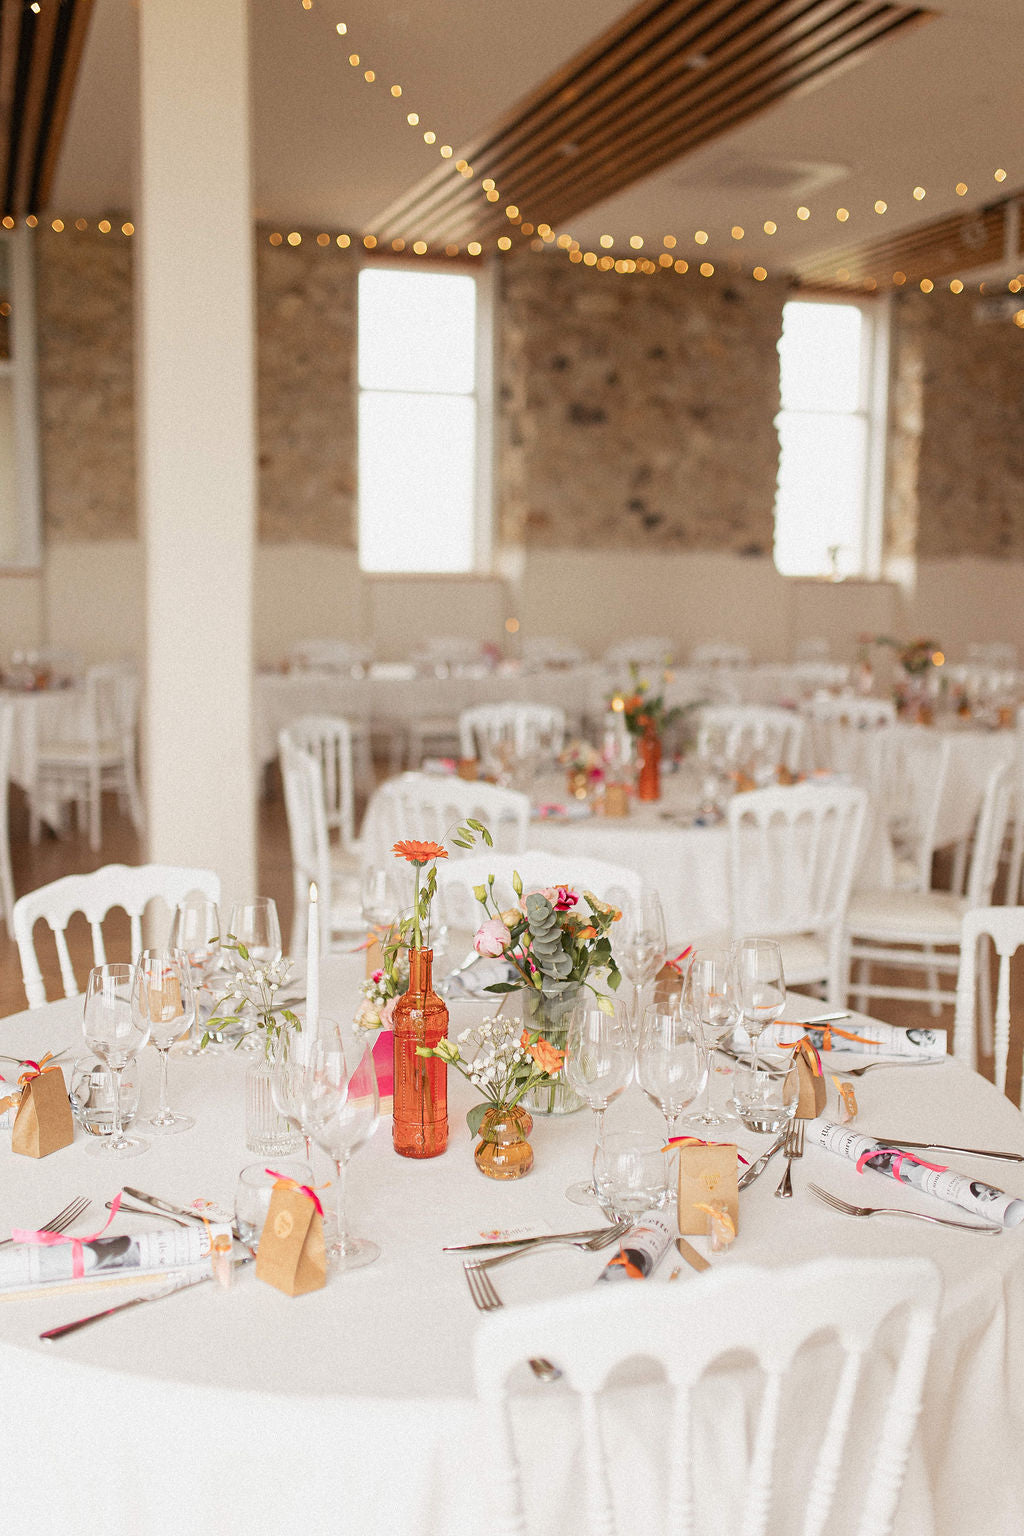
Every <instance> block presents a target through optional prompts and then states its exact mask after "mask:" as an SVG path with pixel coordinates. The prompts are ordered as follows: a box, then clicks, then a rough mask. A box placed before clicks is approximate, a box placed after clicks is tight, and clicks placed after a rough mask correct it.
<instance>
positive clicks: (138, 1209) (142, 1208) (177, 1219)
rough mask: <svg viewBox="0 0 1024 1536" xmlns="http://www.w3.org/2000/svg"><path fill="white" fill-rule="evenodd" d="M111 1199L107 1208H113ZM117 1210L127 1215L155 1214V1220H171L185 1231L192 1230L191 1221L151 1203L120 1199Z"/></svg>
mask: <svg viewBox="0 0 1024 1536" xmlns="http://www.w3.org/2000/svg"><path fill="white" fill-rule="evenodd" d="M113 1207H114V1202H113V1200H108V1201H107V1210H108V1211H110V1210H113ZM118 1211H123V1212H124V1213H125V1214H126V1215H129V1216H155V1217H156V1219H157V1221H173V1222H174V1224H175V1225H176V1226H179V1227H184V1228H185V1229H186V1231H189V1232H191V1231H193V1227H192V1223H191V1222H189V1221H185V1220H184V1218H183V1217H181V1216H172V1215H171V1213H170V1212H169V1211H158V1210H155V1209H154V1207H153V1206H151V1205H129V1204H128V1202H127V1200H122V1201H121V1204H120V1205H119V1206H118Z"/></svg>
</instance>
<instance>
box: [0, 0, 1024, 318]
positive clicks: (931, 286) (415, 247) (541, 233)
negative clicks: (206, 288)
mask: <svg viewBox="0 0 1024 1536" xmlns="http://www.w3.org/2000/svg"><path fill="white" fill-rule="evenodd" d="M298 3H299V5H300V7H301V9H302V10H303V11H307V12H309V11H313V10H314V9H315V7H316V5H317V0H298ZM328 3H333V0H328ZM322 9H323V7H322ZM331 27H332V30H333V34H334V37H335V39H336V40H337V43H338V44H339V46H341V47H345V48H349V49H351V47H352V40H351V38H350V37H349V28H348V24H347V23H346V22H344V21H335V22H331ZM347 61H348V65H349V68H350V69H351V70H352V71H353V73H354V74H355V73H358V76H359V77H361V78H362V80H363V82H364V84H365V85H367V86H368V87H378V88H381V87H382V86H383V84H384V80H385V78H386V77H385V76H384V75H383V74H382V73H381V72H380V71H379V70H377V69H376V68H374V67H372V66H371V65H370V63H369V62H368V60H367V59H366V58H364V56H363V55H362V54H360V53H358V52H355V51H350V52H349V53H348V55H347ZM387 91H388V96H389V98H390V100H391V101H392V102H393V103H394V105H395V109H396V111H400V112H401V113H402V114H403V116H404V121H405V124H406V126H407V127H408V128H409V130H410V131H411V132H413V133H415V134H416V135H417V137H418V138H420V139H421V140H422V143H423V144H424V145H425V146H426V147H427V148H428V149H435V148H436V150H437V154H438V156H439V157H440V159H441V160H442V161H443V162H444V163H445V164H446V165H447V166H448V167H449V168H450V170H451V172H452V174H453V175H455V176H459V177H461V178H463V179H464V180H466V181H472V182H477V185H478V187H479V191H480V195H481V197H482V198H483V199H484V200H485V201H486V202H487V203H489V204H502V211H503V212H504V215H505V217H506V219H507V220H508V232H507V233H504V234H501V235H498V236H495V237H492V239H491V240H490V241H488V242H486V243H485V242H484V241H482V240H469V241H466V242H465V244H464V245H463V244H459V243H456V242H450V241H449V242H445V243H441V242H438V241H429V240H426V239H414V240H406V239H403V238H401V237H398V238H395V239H392V240H390V241H387V240H383V239H381V238H379V237H378V236H377V235H375V234H372V233H359V232H358V231H352V230H341V231H337V230H326V229H323V230H320V231H318V232H316V233H310V232H305V233H304V232H303V231H302V230H300V229H291V230H284V229H274V230H271V231H270V232H269V234H268V235H267V237H266V239H267V242H268V244H269V245H271V246H273V247H291V248H294V247H297V246H301V245H302V244H303V243H304V242H309V243H312V244H315V245H316V246H318V247H320V248H326V247H332V246H333V247H336V248H338V249H341V250H349V249H352V250H356V251H359V250H362V251H366V252H374V253H377V254H391V255H402V256H408V255H412V256H417V257H423V256H430V257H433V258H438V257H445V258H456V257H458V258H461V259H465V258H470V259H472V260H478V259H480V258H482V257H483V256H484V255H485V254H489V253H491V252H497V253H499V254H501V255H505V254H507V253H508V252H510V251H512V250H513V249H523V248H526V249H529V250H532V251H543V250H546V249H548V248H549V247H553V248H554V249H555V250H557V251H559V252H562V253H564V255H565V256H566V257H567V259H568V260H569V262H570V263H572V264H573V265H574V266H575V265H578V266H583V267H589V268H593V269H594V270H596V271H598V272H615V273H618V274H620V275H633V274H640V275H643V276H653V275H654V274H656V273H659V272H671V273H674V274H676V275H678V276H685V275H687V274H688V273H692V274H694V275H696V276H699V277H702V278H712V277H714V276H715V275H716V273H717V274H719V275H728V276H729V277H735V276H737V275H749V277H751V278H752V279H753V280H754V281H755V282H759V283H763V282H765V281H767V279H768V276H769V273H768V269H767V268H766V267H765V266H763V265H761V264H758V265H755V266H753V267H752V268H750V269H749V271H748V270H747V269H745V268H744V266H743V263H742V262H741V261H739V260H738V259H737V258H736V257H735V256H731V257H727V258H725V259H724V260H723V259H721V258H720V259H719V260H718V262H717V263H716V262H715V261H711V260H710V259H700V258H701V257H702V256H704V255H705V254H706V252H705V248H706V247H708V246H709V245H710V244H711V241H712V235H711V232H710V231H709V230H708V229H705V228H697V229H695V230H694V231H693V233H692V235H691V236H690V239H691V240H692V243H693V245H694V246H695V247H696V248H697V249H696V252H695V253H691V257H690V259H689V260H688V259H687V257H686V256H685V255H683V254H682V251H681V247H682V246H683V244H684V242H685V238H686V237H680V236H679V235H676V234H671V233H669V234H664V235H662V236H661V237H660V240H658V239H655V240H653V241H648V240H647V239H646V238H645V237H644V236H643V235H640V234H631V235H629V236H628V237H625V238H623V237H621V236H616V235H615V234H612V233H605V234H602V235H600V236H599V238H598V240H597V242H596V249H585V248H584V247H583V245H582V244H581V242H580V241H579V240H577V239H576V238H575V237H574V236H573V235H572V234H571V233H570V232H569V231H559V230H558V229H556V228H555V227H554V226H553V225H551V224H550V223H548V222H546V221H543V220H539V221H537V220H534V219H528V218H526V217H525V216H524V214H523V211H522V209H521V208H520V206H519V203H518V202H517V201H516V200H515V198H514V197H513V196H512V195H509V196H507V197H505V195H504V194H503V193H502V192H501V190H500V189H499V188H498V186H497V185H496V183H495V180H494V178H493V177H491V176H483V177H480V178H479V179H478V177H477V171H476V169H475V167H474V166H473V165H471V164H470V163H469V162H468V161H466V160H464V159H456V158H455V149H454V147H453V146H452V145H451V144H450V143H447V142H444V141H443V136H442V135H441V134H440V133H439V132H438V131H437V130H436V129H434V128H432V127H424V125H423V122H422V120H421V116H420V113H419V112H418V111H416V110H414V109H411V110H410V109H408V103H407V101H406V96H405V90H404V87H403V86H402V85H401V84H400V83H398V82H397V81H393V83H392V84H390V85H389V86H387ZM439 140H441V142H439ZM1007 174H1008V173H1007V171H1006V168H1005V167H1004V166H998V167H996V169H995V170H993V171H992V172H991V178H992V181H993V183H994V184H995V185H996V186H1001V185H1002V184H1003V183H1004V182H1005V181H1006V180H1007ZM953 191H954V193H955V195H956V196H957V197H960V198H964V197H967V195H968V193H969V191H970V187H969V185H968V183H967V182H966V181H963V180H960V181H957V182H956V183H955V184H954V187H953ZM890 195H891V194H890ZM909 196H910V198H912V199H913V201H914V202H917V203H921V202H923V201H924V199H925V198H926V197H927V196H928V192H927V189H926V188H925V187H923V186H920V185H918V186H915V187H913V188H912V189H911V191H910V194H909ZM891 207H892V204H891V203H890V202H889V201H888V200H886V199H885V198H876V199H874V201H873V202H872V203H871V205H870V209H869V210H868V213H867V216H868V217H869V218H882V217H884V216H885V215H886V214H887V213H888V212H890V209H891ZM863 216H864V212H863V211H861V212H860V213H856V212H855V210H854V209H851V208H846V207H838V208H835V209H832V210H829V211H828V212H827V213H821V212H820V211H818V210H813V209H812V208H811V207H810V206H809V205H808V204H799V205H798V206H797V207H796V208H795V209H792V210H787V211H786V212H782V211H781V210H780V211H778V214H777V217H775V218H769V219H765V220H763V221H762V223H761V227H760V231H759V233H763V234H764V235H766V236H768V237H771V236H772V235H775V234H777V233H778V231H779V229H780V227H781V226H782V225H783V223H784V222H785V221H786V219H787V218H790V217H792V218H796V219H797V220H799V221H800V222H801V223H806V222H808V221H809V220H810V219H812V218H819V217H825V218H828V219H829V220H831V221H832V222H834V223H837V224H839V225H842V226H844V227H845V226H846V225H848V224H850V223H851V221H855V220H857V219H859V218H861V217H863ZM17 222H18V221H17V220H15V219H14V218H13V217H12V216H11V215H9V214H8V215H7V216H6V217H4V218H3V219H0V225H2V227H3V228H4V229H7V230H12V229H14V228H15V227H16V224H17ZM23 222H24V223H25V224H26V225H27V226H28V227H29V228H35V227H36V226H37V225H38V224H39V222H40V221H39V219H38V217H37V216H36V215H35V214H29V215H28V216H27V217H26V218H25V219H24V221H23ZM49 227H50V229H51V230H52V231H53V232H54V233H57V234H62V233H64V232H65V231H66V230H68V231H70V230H75V231H78V232H84V231H87V230H89V229H90V228H91V227H92V226H91V225H90V221H89V220H88V219H85V218H76V219H73V220H65V219H62V218H54V219H52V220H50V221H49ZM95 228H96V230H97V231H98V232H99V233H100V234H101V235H110V234H113V235H116V234H118V233H120V235H122V236H124V237H126V238H127V237H130V236H131V235H133V234H134V233H135V225H134V224H133V223H132V222H131V221H130V220H125V221H124V222H123V223H118V221H117V220H113V219H110V218H101V219H99V220H97V221H96V222H95ZM747 235H748V231H747V229H746V228H745V227H744V226H743V225H742V224H740V223H739V222H736V223H733V224H732V225H731V226H730V228H729V231H728V239H730V240H731V241H732V242H734V245H735V246H736V247H738V246H739V245H740V244H741V243H742V242H743V240H744V239H746V238H747ZM720 238H724V237H720ZM626 246H628V248H629V250H630V251H631V253H632V254H631V255H629V256H623V255H612V254H611V253H612V251H613V250H615V249H616V248H617V249H618V250H620V251H621V250H622V249H623V248H624V247H626ZM659 246H660V249H659ZM655 250H656V251H657V254H656V255H654V254H652V252H653V251H655ZM908 281H909V279H908V276H907V274H906V273H905V272H903V271H900V270H898V269H897V270H895V271H894V272H893V274H892V278H891V285H892V287H893V288H902V287H904V286H905V285H906V284H907V283H908ZM916 281H917V286H918V287H919V289H920V291H921V292H922V293H926V294H927V293H932V292H934V291H935V290H936V289H937V288H939V286H940V282H942V283H945V285H946V287H947V290H948V292H949V293H951V294H960V293H964V292H965V291H966V290H967V288H968V284H967V283H965V282H964V280H963V279H962V278H960V277H952V278H943V279H941V280H939V281H936V280H934V279H932V278H930V277H921V278H919V279H917V280H916ZM835 282H836V284H838V285H849V286H850V287H851V289H853V290H855V291H867V292H871V291H872V290H875V289H877V288H878V287H879V284H878V282H877V281H876V280H875V279H874V278H867V279H865V280H863V281H856V280H854V279H852V275H851V273H850V272H849V271H848V270H847V269H845V268H843V267H838V268H837V269H836V272H835ZM971 286H973V285H971ZM1003 286H1004V285H1001V284H1000V285H995V284H993V283H991V282H988V281H985V282H981V283H979V284H977V288H978V291H979V292H981V293H983V294H984V293H991V292H993V291H996V290H997V288H998V289H1001V288H1002V287H1003ZM1005 289H1006V290H1007V291H1009V292H1010V293H1011V294H1017V293H1020V292H1022V291H1024V271H1021V272H1018V273H1017V274H1016V275H1015V276H1014V277H1012V278H1010V279H1009V280H1008V281H1007V282H1006V284H1005ZM1013 319H1014V322H1015V323H1016V324H1017V325H1018V326H1020V327H1021V328H1022V329H1024V308H1022V309H1020V310H1018V311H1017V312H1016V313H1015V314H1014V315H1013Z"/></svg>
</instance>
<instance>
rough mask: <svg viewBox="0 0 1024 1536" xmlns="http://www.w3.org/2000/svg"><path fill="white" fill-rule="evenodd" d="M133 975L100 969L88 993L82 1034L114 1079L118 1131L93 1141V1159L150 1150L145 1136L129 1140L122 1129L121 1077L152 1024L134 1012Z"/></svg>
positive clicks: (126, 969)
mask: <svg viewBox="0 0 1024 1536" xmlns="http://www.w3.org/2000/svg"><path fill="white" fill-rule="evenodd" d="M133 974H134V973H133V969H132V967H131V966H130V965H97V966H96V967H95V968H94V969H93V970H91V971H90V972H89V981H88V985H87V986H86V990H85V1008H84V1011H83V1016H82V1032H83V1034H84V1035H85V1041H86V1044H87V1045H88V1047H89V1049H90V1050H91V1051H92V1052H93V1054H94V1055H96V1056H98V1057H99V1058H100V1060H101V1061H104V1062H105V1063H106V1065H107V1066H108V1067H109V1069H110V1072H111V1074H112V1076H113V1079H114V1129H113V1132H112V1134H111V1135H110V1136H104V1137H97V1138H95V1139H94V1140H90V1142H89V1145H88V1146H87V1147H86V1149H85V1150H86V1152H87V1153H89V1154H90V1155H91V1156H93V1157H138V1155H139V1153H140V1152H145V1151H146V1150H147V1148H148V1147H149V1142H148V1141H144V1140H143V1139H142V1137H141V1136H126V1135H125V1133H124V1129H123V1127H122V1125H121V1075H122V1073H123V1072H124V1069H125V1067H126V1066H127V1065H128V1063H129V1062H130V1061H131V1059H132V1057H133V1056H134V1055H135V1052H136V1051H140V1050H141V1049H142V1047H143V1046H144V1045H145V1043H146V1041H147V1040H148V1039H149V1025H148V1023H145V1022H143V1021H141V1020H137V1019H136V1017H135V1014H134V1010H133V1009H132V977H133Z"/></svg>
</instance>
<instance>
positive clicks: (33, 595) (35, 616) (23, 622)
mask: <svg viewBox="0 0 1024 1536" xmlns="http://www.w3.org/2000/svg"><path fill="white" fill-rule="evenodd" d="M44 635H45V625H44V622H43V577H42V573H41V572H40V571H34V570H33V571H0V662H3V661H6V660H7V659H8V658H9V656H10V654H11V652H12V651H21V650H29V649H32V648H33V647H35V646H39V645H42V644H43V638H44Z"/></svg>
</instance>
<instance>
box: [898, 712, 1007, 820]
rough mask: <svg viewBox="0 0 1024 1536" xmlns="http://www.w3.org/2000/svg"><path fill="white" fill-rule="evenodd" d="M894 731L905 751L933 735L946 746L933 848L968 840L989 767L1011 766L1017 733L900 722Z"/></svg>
mask: <svg viewBox="0 0 1024 1536" xmlns="http://www.w3.org/2000/svg"><path fill="white" fill-rule="evenodd" d="M896 730H897V731H898V732H899V735H900V738H901V739H902V741H903V743H904V745H905V746H906V748H907V749H908V750H909V751H911V752H912V751H913V749H914V744H915V743H916V742H921V743H927V742H930V741H932V740H933V739H934V738H935V736H938V737H940V739H942V740H944V741H948V742H949V744H950V754H949V771H948V773H947V775H946V783H945V786H944V788H943V791H942V800H941V802H940V804H939V816H938V821H937V823H936V828H935V846H936V847H937V848H946V847H948V846H949V845H950V844H952V843H961V842H963V841H964V839H965V838H968V837H970V835H971V832H972V830H973V827H974V818H975V817H976V816H977V814H978V807H979V805H980V804H981V797H982V795H983V794H984V792H985V784H986V781H987V780H988V776H989V774H990V773H991V772H992V770H993V768H995V767H997V766H998V765H1000V764H1005V765H1006V766H1007V767H1011V768H1012V766H1013V764H1014V763H1015V762H1016V759H1017V752H1018V745H1017V741H1018V738H1017V732H1016V731H1014V730H1007V729H1003V730H998V731H986V730H982V729H981V727H979V726H971V725H963V726H932V725H908V724H906V723H902V722H901V723H900V724H899V725H897V727H896Z"/></svg>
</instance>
